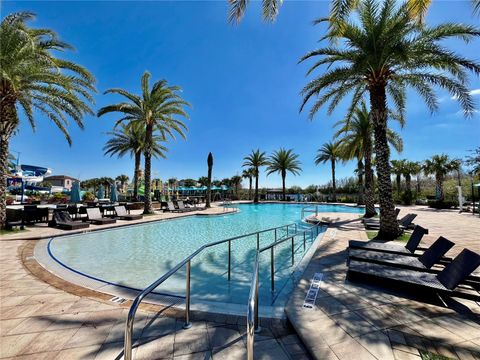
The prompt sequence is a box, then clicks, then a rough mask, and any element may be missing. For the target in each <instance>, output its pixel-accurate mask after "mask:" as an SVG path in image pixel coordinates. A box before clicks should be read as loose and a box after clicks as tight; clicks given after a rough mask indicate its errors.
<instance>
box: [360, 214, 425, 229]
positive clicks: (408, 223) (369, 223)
mask: <svg viewBox="0 0 480 360" xmlns="http://www.w3.org/2000/svg"><path fill="white" fill-rule="evenodd" d="M416 217H417V214H407V215H405V216H404V217H403V218H401V219H400V220H398V224H399V225H400V227H401V228H402V229H408V228H409V227H412V225H413V220H414V219H415V218H416ZM363 223H364V224H365V228H366V229H373V230H377V229H380V221H379V220H373V219H365V221H364V222H363Z"/></svg>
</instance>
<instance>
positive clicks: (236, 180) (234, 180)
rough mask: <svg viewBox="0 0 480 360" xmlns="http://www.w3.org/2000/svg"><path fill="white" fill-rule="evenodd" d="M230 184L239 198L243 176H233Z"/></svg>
mask: <svg viewBox="0 0 480 360" xmlns="http://www.w3.org/2000/svg"><path fill="white" fill-rule="evenodd" d="M230 184H231V186H232V187H233V189H234V190H235V196H236V197H237V198H238V191H239V190H240V185H241V184H242V177H241V176H239V175H235V176H232V177H231V178H230Z"/></svg>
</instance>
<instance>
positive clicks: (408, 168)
mask: <svg viewBox="0 0 480 360" xmlns="http://www.w3.org/2000/svg"><path fill="white" fill-rule="evenodd" d="M419 172H420V164H419V163H418V162H416V161H408V160H406V159H404V160H403V173H402V175H403V176H404V177H405V192H406V193H407V199H408V200H409V201H411V197H412V175H414V174H418V173H419ZM417 182H418V179H417ZM406 205H410V204H409V203H408V204H406Z"/></svg>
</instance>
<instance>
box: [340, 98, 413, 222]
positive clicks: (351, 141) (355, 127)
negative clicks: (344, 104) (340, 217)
mask: <svg viewBox="0 0 480 360" xmlns="http://www.w3.org/2000/svg"><path fill="white" fill-rule="evenodd" d="M391 117H392V118H393V119H395V120H397V121H399V123H400V126H401V127H403V125H404V123H403V121H402V119H401V118H399V117H398V116H395V115H394V114H392V115H391ZM335 126H337V127H339V129H338V130H337V132H336V133H335V137H336V138H337V139H339V142H340V152H341V157H342V158H343V159H344V160H350V159H354V158H355V159H357V168H358V169H360V171H358V172H357V176H358V177H359V182H360V192H361V191H362V179H361V174H362V171H361V169H362V168H363V166H365V171H364V172H365V192H364V195H365V215H364V217H366V218H369V217H372V216H375V214H376V213H377V212H376V210H375V191H374V183H373V182H374V176H373V169H372V157H373V149H372V144H373V141H374V139H373V124H372V121H371V117H370V112H369V110H368V109H367V105H366V104H365V102H364V101H362V102H361V104H360V105H359V106H358V107H357V108H356V109H355V110H354V111H353V113H352V117H351V119H347V118H346V119H343V120H341V121H339V122H337V123H336V124H335ZM387 139H388V143H389V144H390V146H391V147H393V148H394V149H395V150H396V151H397V152H401V151H402V150H403V141H402V139H401V137H400V135H398V134H397V133H396V132H395V131H393V130H392V129H387ZM363 161H364V162H365V164H363Z"/></svg>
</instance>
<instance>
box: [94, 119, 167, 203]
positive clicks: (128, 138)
mask: <svg viewBox="0 0 480 360" xmlns="http://www.w3.org/2000/svg"><path fill="white" fill-rule="evenodd" d="M108 134H109V135H110V136H111V138H110V139H109V140H108V141H107V142H106V144H105V146H104V147H103V151H104V152H105V155H110V156H113V155H117V156H118V157H123V156H125V155H127V154H130V156H133V157H134V159H135V169H134V171H133V198H134V199H135V200H137V199H138V180H139V176H140V163H141V158H142V153H143V152H144V150H145V129H144V128H143V127H139V126H127V125H125V124H119V126H117V127H115V128H114V130H113V131H111V132H108ZM163 142H164V138H163V135H161V134H154V135H153V142H152V144H153V148H152V154H153V156H154V157H156V158H163V159H164V158H165V153H166V152H167V151H168V149H167V148H166V147H165V146H163V145H162V143H163Z"/></svg>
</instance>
